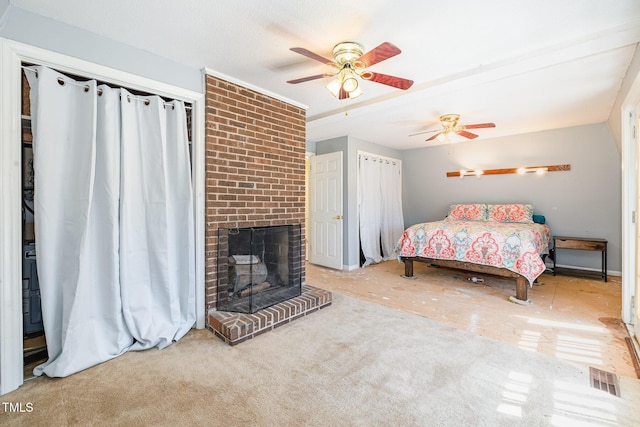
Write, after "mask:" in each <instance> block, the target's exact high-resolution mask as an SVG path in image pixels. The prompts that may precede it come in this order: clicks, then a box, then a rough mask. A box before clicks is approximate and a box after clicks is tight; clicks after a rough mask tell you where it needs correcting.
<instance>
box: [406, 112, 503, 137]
mask: <svg viewBox="0 0 640 427" xmlns="http://www.w3.org/2000/svg"><path fill="white" fill-rule="evenodd" d="M458 120H460V114H443V115H442V116H440V124H441V125H442V128H441V129H440V130H428V131H426V132H419V133H414V134H412V135H409V136H415V135H422V134H424V133H431V132H436V134H435V135H433V136H432V137H430V138H428V139H427V140H426V141H432V140H434V139H437V140H438V141H440V142H444V141H446V140H449V141H450V142H457V136H458V135H460V136H462V137H465V138H468V139H475V138H477V137H478V135H476V134H475V133H471V132H467V130H466V129H482V128H494V127H496V125H495V123H476V124H472V125H460V124H458Z"/></svg>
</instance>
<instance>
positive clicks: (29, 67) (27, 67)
mask: <svg viewBox="0 0 640 427" xmlns="http://www.w3.org/2000/svg"><path fill="white" fill-rule="evenodd" d="M31 67H32V66H26V65H21V66H20V68H22V69H23V70H30V71H33V72H35V73H36V78H37V77H38V71H37V70H34V69H33V68H31ZM58 72H59V71H58ZM96 82H98V81H97V80H96ZM58 83H60V85H61V86H64V85H65V84H70V85H74V86H80V87H84V91H85V92H88V91H89V85H87V84H84V83H78V82H76V81H67V80H64V79H63V78H62V77H58ZM101 84H106V83H101ZM107 86H108V85H107ZM120 89H126V88H122V87H120ZM100 95H102V89H100V88H98V96H100ZM145 96H158V97H160V95H145ZM132 98H133V99H134V100H136V101H143V102H144V103H145V105H149V100H148V99H145V98H143V97H141V96H136V95H127V99H129V100H131V99H132ZM160 98H161V99H162V97H160ZM120 99H122V96H121V95H120ZM162 103H163V104H164V106H165V107H167V106H170V107H173V104H171V102H167V101H164V100H163V102H162ZM184 108H185V109H187V110H191V106H190V105H185V106H184Z"/></svg>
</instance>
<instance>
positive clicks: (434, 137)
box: [425, 132, 442, 141]
mask: <svg viewBox="0 0 640 427" xmlns="http://www.w3.org/2000/svg"><path fill="white" fill-rule="evenodd" d="M441 133H442V132H438V133H436V134H435V135H433V136H432V137H431V138H429V139H425V141H433V140H434V139H436V138H437V137H438V136H439V135H440V134H441Z"/></svg>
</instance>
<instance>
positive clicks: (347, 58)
mask: <svg viewBox="0 0 640 427" xmlns="http://www.w3.org/2000/svg"><path fill="white" fill-rule="evenodd" d="M363 54H364V49H363V48H362V46H360V45H359V44H358V43H354V42H343V43H338V44H337V45H335V47H334V48H333V58H334V59H335V61H336V63H337V64H338V65H344V64H347V63H352V62H353V61H355V60H356V59H358V58H360V57H361V56H362V55H363Z"/></svg>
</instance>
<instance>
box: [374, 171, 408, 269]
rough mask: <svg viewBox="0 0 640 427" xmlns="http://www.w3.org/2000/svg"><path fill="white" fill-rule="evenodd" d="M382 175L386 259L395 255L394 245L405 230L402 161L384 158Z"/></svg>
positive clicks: (383, 236)
mask: <svg viewBox="0 0 640 427" xmlns="http://www.w3.org/2000/svg"><path fill="white" fill-rule="evenodd" d="M380 175H381V176H380V184H381V186H380V191H381V198H382V213H381V216H382V220H381V222H380V240H381V243H382V257H383V258H384V259H385V260H390V259H393V258H394V257H395V253H394V251H393V247H394V246H395V244H396V243H397V242H398V240H399V239H400V237H402V233H403V232H404V218H403V216H402V168H401V167H400V162H399V161H391V160H383V161H382V166H381V174H380Z"/></svg>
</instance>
